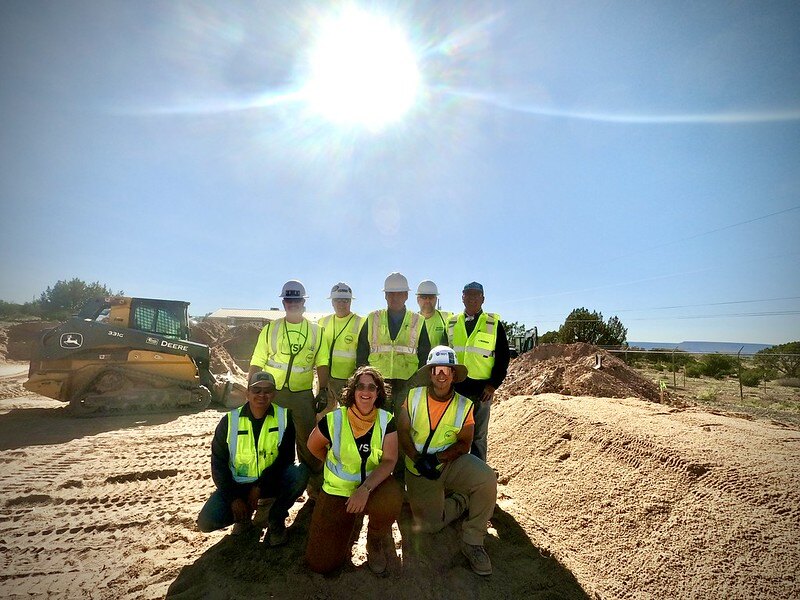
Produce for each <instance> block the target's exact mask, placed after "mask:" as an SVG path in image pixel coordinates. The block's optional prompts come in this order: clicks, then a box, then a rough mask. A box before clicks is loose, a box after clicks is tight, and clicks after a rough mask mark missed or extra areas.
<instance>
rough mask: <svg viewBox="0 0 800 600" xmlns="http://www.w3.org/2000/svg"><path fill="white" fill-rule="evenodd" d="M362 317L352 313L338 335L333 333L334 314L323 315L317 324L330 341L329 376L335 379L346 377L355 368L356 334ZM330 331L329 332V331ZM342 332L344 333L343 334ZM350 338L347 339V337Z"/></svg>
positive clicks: (359, 328)
mask: <svg viewBox="0 0 800 600" xmlns="http://www.w3.org/2000/svg"><path fill="white" fill-rule="evenodd" d="M364 321H365V319H364V317H359V316H358V315H357V314H353V315H352V318H351V319H350V320H349V321H348V322H347V323H346V324H345V326H344V328H343V329H342V331H340V332H339V335H338V336H337V335H335V333H336V331H335V327H336V315H328V316H327V317H323V318H322V320H321V321H320V322H319V324H320V325H321V326H322V327H323V329H324V330H325V334H324V335H325V336H326V339H328V340H329V341H330V349H331V355H330V359H331V360H330V365H329V366H330V376H331V377H333V378H335V379H347V378H348V377H350V375H352V374H353V372H354V371H355V370H356V348H357V346H358V334H359V332H360V331H361V326H362V325H363V324H364ZM329 332H330V333H329ZM343 334H344V335H343ZM348 337H349V338H350V341H348V339H347V338H348Z"/></svg>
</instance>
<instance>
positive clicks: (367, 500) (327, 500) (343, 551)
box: [306, 365, 403, 574]
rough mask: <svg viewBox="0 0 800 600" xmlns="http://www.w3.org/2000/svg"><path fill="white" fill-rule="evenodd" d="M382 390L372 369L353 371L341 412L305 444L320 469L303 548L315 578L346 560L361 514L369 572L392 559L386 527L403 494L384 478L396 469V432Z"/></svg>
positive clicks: (329, 417)
mask: <svg viewBox="0 0 800 600" xmlns="http://www.w3.org/2000/svg"><path fill="white" fill-rule="evenodd" d="M387 388H388V386H387V385H386V384H385V383H384V380H383V377H382V376H381V374H380V373H379V372H378V371H377V370H376V369H375V368H373V367H370V366H366V365H365V366H363V367H359V368H358V369H357V370H356V372H355V373H354V374H353V375H352V376H351V377H350V379H349V380H348V382H347V386H346V387H345V388H344V391H343V392H342V399H341V404H342V407H341V408H339V409H337V410H334V411H333V412H330V413H328V414H327V415H326V416H325V418H324V419H322V420H321V421H320V422H319V423H318V424H317V426H316V427H315V428H314V430H313V431H312V432H311V436H310V437H309V438H308V449H309V451H310V452H311V453H312V454H313V455H314V456H316V457H317V458H319V459H320V460H321V461H322V462H323V463H324V464H325V470H324V482H323V484H322V491H321V492H320V494H319V498H317V502H316V505H315V507H314V515H313V516H312V518H311V529H310V531H309V535H308V546H307V547H306V560H307V561H308V565H309V567H310V568H311V570H312V571H315V572H317V573H330V572H331V571H334V570H336V569H338V568H339V567H341V566H342V565H343V564H344V562H345V561H346V560H347V559H348V558H349V556H350V546H351V542H350V540H351V538H352V534H353V527H354V524H355V522H356V517H357V516H358V515H360V514H362V513H365V514H367V515H368V516H369V524H368V527H367V564H368V566H369V568H370V570H371V571H372V572H373V573H376V574H380V573H383V572H384V571H386V564H387V555H388V554H389V553H390V552H391V553H392V554H393V555H394V552H395V550H394V540H393V539H392V523H394V522H395V521H396V520H397V517H398V515H399V514H400V508H401V507H402V504H403V494H402V491H401V489H400V484H399V483H398V482H397V481H396V480H395V479H394V478H393V477H390V475H391V474H392V469H394V467H395V463H397V430H396V427H395V424H394V417H393V416H392V414H391V413H389V412H387V411H386V410H384V409H383V406H384V404H385V403H386V398H387V394H388V389H387ZM359 522H360V521H359ZM394 557H395V558H396V555H394Z"/></svg>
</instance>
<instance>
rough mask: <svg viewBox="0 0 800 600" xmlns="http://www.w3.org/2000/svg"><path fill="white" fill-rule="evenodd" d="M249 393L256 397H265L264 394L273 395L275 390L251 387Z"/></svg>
mask: <svg viewBox="0 0 800 600" xmlns="http://www.w3.org/2000/svg"><path fill="white" fill-rule="evenodd" d="M250 391H251V392H253V393H254V394H256V395H266V394H272V393H274V392H275V388H273V387H264V386H261V387H252V388H250Z"/></svg>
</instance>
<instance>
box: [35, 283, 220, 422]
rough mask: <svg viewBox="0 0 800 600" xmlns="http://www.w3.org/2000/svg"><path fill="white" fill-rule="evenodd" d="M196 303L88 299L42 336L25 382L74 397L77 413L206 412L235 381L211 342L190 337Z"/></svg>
mask: <svg viewBox="0 0 800 600" xmlns="http://www.w3.org/2000/svg"><path fill="white" fill-rule="evenodd" d="M188 307H189V303H188V302H182V301H177V300H156V299H151V298H130V297H126V296H112V297H107V298H96V299H92V300H89V301H88V302H86V303H85V304H84V305H83V307H82V308H81V309H80V310H79V311H78V313H77V314H76V315H75V316H73V317H72V318H70V319H69V320H68V321H66V322H65V323H64V324H62V325H60V326H58V327H55V328H53V329H49V330H46V331H44V332H43V333H42V336H41V338H40V339H39V341H38V344H37V345H36V346H35V347H34V348H33V352H32V355H31V364H30V369H29V371H28V380H27V381H26V382H25V383H24V384H23V386H24V387H25V388H26V389H28V390H30V391H32V392H34V393H36V394H41V395H42V396H47V397H48V398H53V399H55V400H60V401H62V402H68V403H69V406H70V410H71V412H72V413H73V414H74V415H76V416H96V415H108V414H114V413H142V412H163V411H169V410H179V409H201V408H205V407H206V406H208V405H209V404H210V403H211V401H212V399H213V400H216V401H217V402H219V403H220V404H223V405H224V403H225V395H226V392H227V391H229V389H230V388H229V385H228V386H227V387H226V385H225V384H224V383H223V384H222V385H220V383H218V382H217V380H216V379H215V377H214V375H213V373H211V371H210V370H209V358H210V351H209V347H208V346H206V345H204V344H198V343H196V342H191V341H189V319H188Z"/></svg>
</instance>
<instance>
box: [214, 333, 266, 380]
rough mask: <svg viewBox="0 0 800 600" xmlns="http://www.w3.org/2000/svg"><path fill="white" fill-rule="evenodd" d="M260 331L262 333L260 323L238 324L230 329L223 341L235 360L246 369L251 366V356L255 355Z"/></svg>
mask: <svg viewBox="0 0 800 600" xmlns="http://www.w3.org/2000/svg"><path fill="white" fill-rule="evenodd" d="M259 333H261V326H260V325H250V324H247V325H238V326H236V327H233V328H232V329H229V330H228V334H227V337H226V338H225V340H224V341H223V342H222V345H223V346H225V349H226V350H227V351H228V353H229V354H230V355H231V357H232V358H233V360H234V362H236V364H237V365H239V366H240V367H241V368H242V369H244V370H247V368H248V367H249V366H250V357H251V356H252V355H253V348H255V347H256V341H257V340H258V334H259Z"/></svg>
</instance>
